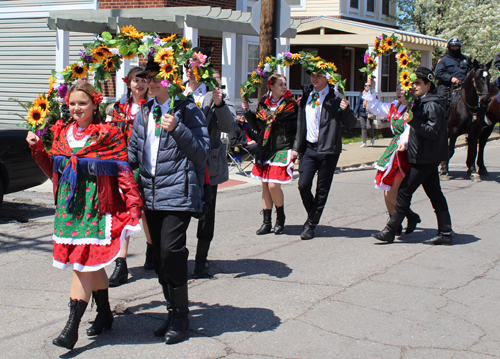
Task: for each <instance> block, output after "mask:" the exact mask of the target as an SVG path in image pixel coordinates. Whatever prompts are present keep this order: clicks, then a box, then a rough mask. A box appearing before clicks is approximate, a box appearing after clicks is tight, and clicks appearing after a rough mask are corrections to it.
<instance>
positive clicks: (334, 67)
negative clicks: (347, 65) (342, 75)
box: [326, 62, 337, 72]
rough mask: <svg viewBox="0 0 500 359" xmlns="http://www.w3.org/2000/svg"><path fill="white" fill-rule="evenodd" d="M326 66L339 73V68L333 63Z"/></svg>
mask: <svg viewBox="0 0 500 359" xmlns="http://www.w3.org/2000/svg"><path fill="white" fill-rule="evenodd" d="M326 64H327V65H328V66H329V67H330V68H331V69H332V71H333V72H337V66H335V64H334V63H333V62H327V63H326Z"/></svg>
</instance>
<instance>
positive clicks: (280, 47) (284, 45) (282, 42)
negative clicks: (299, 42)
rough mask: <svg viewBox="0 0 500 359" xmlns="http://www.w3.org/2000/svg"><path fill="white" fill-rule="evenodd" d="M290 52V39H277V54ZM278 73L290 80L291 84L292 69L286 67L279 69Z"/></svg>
mask: <svg viewBox="0 0 500 359" xmlns="http://www.w3.org/2000/svg"><path fill="white" fill-rule="evenodd" d="M287 51H290V39H288V38H286V37H280V38H279V39H277V44H276V54H280V53H283V52H287ZM278 73H279V74H281V75H283V76H285V77H286V79H287V80H288V84H290V67H288V66H285V67H284V68H282V67H278Z"/></svg>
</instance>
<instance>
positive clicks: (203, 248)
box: [193, 238, 211, 279]
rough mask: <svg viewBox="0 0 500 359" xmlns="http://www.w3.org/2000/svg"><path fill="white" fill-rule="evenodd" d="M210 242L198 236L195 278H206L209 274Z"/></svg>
mask: <svg viewBox="0 0 500 359" xmlns="http://www.w3.org/2000/svg"><path fill="white" fill-rule="evenodd" d="M210 242H211V241H206V240H203V239H199V238H198V245H197V246H196V257H195V260H194V269H193V278H196V279H198V278H205V277H207V275H208V266H207V257H208V250H209V249H210Z"/></svg>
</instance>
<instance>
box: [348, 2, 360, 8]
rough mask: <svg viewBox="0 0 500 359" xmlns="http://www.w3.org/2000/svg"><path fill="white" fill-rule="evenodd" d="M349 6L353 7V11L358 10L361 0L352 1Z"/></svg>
mask: <svg viewBox="0 0 500 359" xmlns="http://www.w3.org/2000/svg"><path fill="white" fill-rule="evenodd" d="M349 6H350V7H351V9H356V10H358V9H359V0H350V4H349Z"/></svg>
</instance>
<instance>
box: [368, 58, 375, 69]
mask: <svg viewBox="0 0 500 359" xmlns="http://www.w3.org/2000/svg"><path fill="white" fill-rule="evenodd" d="M366 64H367V65H368V66H370V67H374V66H375V65H376V62H375V60H374V59H372V58H371V57H368V58H367V59H366Z"/></svg>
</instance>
